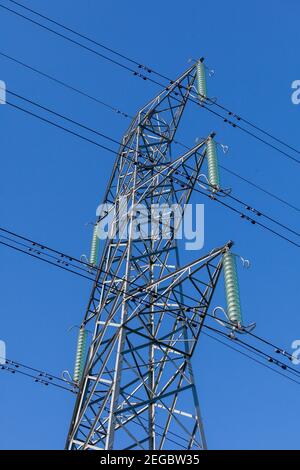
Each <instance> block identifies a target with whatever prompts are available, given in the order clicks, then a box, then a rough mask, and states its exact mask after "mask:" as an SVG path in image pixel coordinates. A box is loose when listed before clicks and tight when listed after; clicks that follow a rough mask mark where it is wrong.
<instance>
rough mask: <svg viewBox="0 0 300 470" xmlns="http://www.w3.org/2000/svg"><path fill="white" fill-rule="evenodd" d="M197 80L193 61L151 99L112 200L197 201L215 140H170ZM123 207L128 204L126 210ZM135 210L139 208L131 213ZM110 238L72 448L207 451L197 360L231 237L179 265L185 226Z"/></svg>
mask: <svg viewBox="0 0 300 470" xmlns="http://www.w3.org/2000/svg"><path fill="white" fill-rule="evenodd" d="M195 78H196V66H192V67H190V68H189V69H188V70H187V71H186V72H185V73H184V74H183V75H182V76H181V77H179V78H178V79H177V80H176V81H174V82H173V83H171V84H170V85H169V86H168V87H167V88H166V89H165V90H164V91H162V93H160V94H159V95H158V96H157V97H156V98H155V99H153V100H152V101H151V102H150V103H148V104H147V105H146V106H145V107H144V108H143V109H141V110H140V112H139V113H138V114H137V116H136V117H135V118H134V120H133V121H132V123H131V125H130V127H129V129H128V131H127V133H126V135H125V136H124V138H123V140H122V145H121V148H120V150H119V155H118V157H117V159H116V162H115V165H114V169H113V172H112V176H111V179H110V182H109V185H108V188H107V191H106V194H105V202H106V203H112V204H114V205H116V206H118V203H119V201H120V200H121V198H125V197H126V198H127V202H128V206H129V207H131V208H132V207H136V206H137V205H138V204H143V205H144V206H146V207H147V208H149V211H150V210H151V207H153V204H158V205H162V204H167V205H170V204H173V203H176V204H179V205H180V206H181V207H182V208H183V209H184V207H185V204H187V203H188V201H189V199H190V196H191V193H192V191H193V188H194V185H195V184H197V178H198V176H199V174H200V171H201V168H202V166H203V163H204V161H205V152H206V141H205V140H204V141H202V142H199V144H198V145H197V146H195V147H194V148H193V149H191V150H190V151H188V152H186V153H185V154H184V155H182V156H180V157H179V158H176V159H172V158H171V151H170V149H171V144H172V141H173V139H174V136H175V133H176V130H177V127H178V125H179V122H180V119H181V117H182V114H183V111H184V108H185V106H186V103H187V100H188V97H189V95H190V93H191V92H192V88H193V85H194V81H195ZM119 211H120V208H119ZM129 213H130V212H129ZM134 223H135V221H134V219H133V217H132V216H131V215H130V216H129V236H128V239H122V238H121V239H120V238H119V239H107V240H106V242H105V246H104V248H103V250H102V254H101V259H100V261H99V263H98V264H97V265H98V268H99V269H98V275H97V279H96V281H95V284H94V287H93V290H92V293H91V296H90V299H89V303H88V308H87V311H86V314H85V317H84V320H83V323H82V325H83V326H84V327H85V328H86V330H88V331H91V332H92V336H91V337H89V338H90V339H89V342H90V344H89V349H88V353H87V357H86V361H85V366H84V370H83V374H82V378H81V381H80V384H79V393H78V397H77V401H76V404H75V409H74V413H73V417H72V422H71V426H70V430H69V435H68V439H67V446H66V447H67V448H68V449H78V450H81V449H82V450H83V449H102V450H103V449H108V450H109V449H150V450H151V449H182V448H185V449H205V448H206V441H205V436H204V431H203V424H202V418H201V414H200V407H199V399H198V395H197V390H196V386H195V380H194V373H193V367H192V363H191V359H192V356H193V353H194V351H195V347H196V345H197V341H198V338H199V335H200V332H201V327H202V324H203V321H204V319H205V315H206V313H207V311H208V309H209V307H210V303H211V299H212V295H213V293H214V290H215V287H216V285H217V282H218V278H219V275H220V271H221V269H222V255H223V254H224V253H225V252H226V250H227V249H228V248H229V247H230V245H231V243H230V242H229V243H227V244H226V245H224V246H222V247H220V248H218V249H215V250H213V251H212V252H210V253H209V254H207V255H204V256H202V257H201V258H199V259H196V260H195V261H194V262H192V263H189V264H187V265H185V266H184V267H180V263H179V256H178V247H177V240H176V239H175V237H174V233H175V231H176V227H175V226H174V225H173V226H171V231H172V233H171V236H169V237H165V236H162V234H163V231H164V222H163V221H161V222H160V223H159V224H158V226H159V227H160V230H159V231H158V232H157V233H151V234H150V236H149V237H144V238H142V239H141V238H138V239H134V237H131V236H130V235H131V234H132V231H133V230H134V228H135V227H134Z"/></svg>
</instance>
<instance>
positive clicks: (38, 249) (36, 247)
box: [0, 227, 300, 374]
mask: <svg viewBox="0 0 300 470" xmlns="http://www.w3.org/2000/svg"><path fill="white" fill-rule="evenodd" d="M0 232H4V233H5V234H9V235H11V236H12V237H15V238H16V239H17V240H18V239H20V240H22V241H24V242H28V243H29V244H30V245H29V247H27V248H29V249H31V250H32V247H34V250H36V252H37V253H40V255H39V256H36V258H38V259H40V260H42V261H45V259H44V258H42V257H40V256H41V254H42V253H43V255H44V256H50V255H47V253H45V251H46V250H47V251H49V252H50V253H55V254H56V255H57V256H58V258H57V259H58V261H60V263H52V264H54V265H55V266H57V267H61V264H62V263H66V261H64V260H67V266H66V270H67V271H70V272H72V273H73V274H77V273H76V272H74V271H72V270H70V269H68V263H69V262H72V261H73V262H76V263H77V264H78V265H80V264H81V265H82V266H83V267H84V268H87V267H89V269H92V270H93V271H94V272H98V268H96V267H95V266H90V264H89V263H86V262H84V261H82V260H79V259H77V258H76V257H73V256H70V255H68V254H65V253H63V252H61V251H58V250H55V249H53V248H50V247H49V246H47V245H45V244H41V243H39V242H36V241H33V240H32V239H30V238H26V237H24V236H21V235H18V234H16V233H15V232H12V231H10V230H7V229H4V228H3V227H0ZM0 237H1V238H3V235H1V234H0ZM5 238H7V237H5ZM10 240H11V241H12V242H13V243H18V241H17V242H16V241H15V240H13V239H10ZM0 243H1V242H0ZM19 244H22V242H21V243H20V242H19ZM7 246H9V245H7ZM23 246H24V247H26V245H25V244H23ZM11 247H12V248H13V246H11ZM20 251H22V250H20ZM23 253H25V254H29V253H28V251H26V250H24V251H23ZM51 257H52V258H54V256H51ZM100 272H101V273H102V274H110V272H109V271H105V270H102V269H101V270H100ZM88 279H89V280H91V281H95V278H91V277H90V278H88ZM116 280H120V281H123V280H124V279H122V278H121V277H118V276H116ZM101 284H102V283H101V282H100V283H99V286H100V285H101ZM128 284H129V285H131V286H133V287H135V288H139V289H140V288H141V286H140V284H138V283H137V282H135V281H130V280H128ZM110 289H111V290H112V291H113V292H117V293H123V292H124V293H125V291H123V290H122V289H118V288H117V287H113V286H111V287H110ZM174 292H177V293H179V292H178V291H176V289H174ZM151 295H153V293H152V294H151ZM159 296H160V297H161V298H162V299H163V298H166V299H167V298H168V297H167V295H164V294H159ZM185 297H186V298H187V299H189V300H191V301H194V299H193V298H192V297H191V296H189V295H188V294H187V293H186V294H185ZM139 302H140V303H141V304H145V305H148V302H147V301H143V300H141V299H139ZM180 307H181V308H183V309H191V307H190V306H188V305H186V304H184V303H182V302H181V304H180ZM173 310H174V312H176V309H172V308H170V312H169V313H172V312H173ZM205 316H207V317H209V318H211V319H213V320H216V317H215V316H214V315H212V314H210V313H206V314H205ZM200 317H201V315H200ZM201 318H202V317H201ZM203 319H204V318H202V320H203ZM193 323H198V324H202V323H203V321H201V322H199V321H197V320H195V319H194V320H193ZM222 323H223V324H224V325H225V326H227V327H229V328H230V327H232V323H230V322H229V321H226V320H222ZM210 328H211V327H210ZM214 331H215V332H217V333H219V334H222V335H223V336H225V337H226V338H229V339H232V335H231V334H229V335H227V334H226V333H224V332H221V331H220V330H216V329H214ZM241 331H242V332H243V333H244V334H246V335H249V336H251V337H253V338H255V339H256V340H258V341H260V342H262V343H264V344H265V345H267V346H269V347H271V348H272V349H273V350H274V351H275V352H276V353H277V354H281V355H283V356H284V357H287V358H288V359H289V360H292V359H293V356H292V355H291V354H289V353H287V352H286V351H285V350H284V349H283V348H281V347H278V346H276V345H274V344H273V343H271V342H270V341H268V340H266V339H265V338H262V337H260V336H258V335H256V334H254V333H253V332H250V331H247V330H246V329H243V328H242V329H241ZM235 339H236V338H235ZM236 341H238V342H239V343H241V344H243V342H242V341H241V340H239V339H238V338H237V339H236ZM244 345H245V346H249V345H248V344H246V343H244ZM249 347H250V346H249ZM260 352H261V351H260ZM262 354H265V356H266V357H270V355H267V354H266V353H262ZM275 361H277V360H275V359H274V362H275ZM277 362H278V361H277ZM293 371H294V372H296V371H295V369H293ZM299 374H300V372H299Z"/></svg>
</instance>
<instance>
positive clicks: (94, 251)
mask: <svg viewBox="0 0 300 470" xmlns="http://www.w3.org/2000/svg"><path fill="white" fill-rule="evenodd" d="M97 229H98V225H97V224H95V226H94V231H93V238H92V244H91V255H90V263H91V264H93V265H96V264H97V259H98V251H99V238H98V236H97Z"/></svg>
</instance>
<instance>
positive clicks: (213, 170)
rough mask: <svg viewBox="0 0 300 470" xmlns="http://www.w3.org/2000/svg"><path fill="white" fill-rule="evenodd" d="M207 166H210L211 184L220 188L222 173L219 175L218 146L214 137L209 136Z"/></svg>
mask: <svg viewBox="0 0 300 470" xmlns="http://www.w3.org/2000/svg"><path fill="white" fill-rule="evenodd" d="M206 157H207V166H208V181H209V184H210V185H211V186H212V187H213V188H215V189H218V188H220V175H219V163H218V154H217V146H216V143H215V141H214V140H213V138H211V137H210V138H209V139H208V141H207V151H206Z"/></svg>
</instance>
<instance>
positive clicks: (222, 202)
mask: <svg viewBox="0 0 300 470" xmlns="http://www.w3.org/2000/svg"><path fill="white" fill-rule="evenodd" d="M7 91H8V93H9V94H11V95H13V96H15V97H17V98H19V99H22V100H24V101H26V102H28V103H30V104H32V105H34V106H36V107H38V108H40V109H42V110H44V111H46V112H49V113H51V114H53V115H55V116H57V117H59V118H61V119H64V120H66V121H67V122H70V123H72V124H75V125H77V126H79V127H80V128H82V129H84V130H87V131H89V132H92V133H94V134H96V135H98V136H99V137H102V138H104V139H107V140H109V141H110V142H113V143H115V144H117V145H118V146H122V145H123V144H122V143H121V142H119V141H117V140H116V139H113V138H112V137H109V136H107V135H106V134H103V133H102V132H99V131H97V130H95V129H92V128H90V127H88V126H86V125H84V124H82V123H79V122H77V121H75V120H74V119H71V118H69V117H67V116H65V115H63V114H61V113H57V112H56V111H53V110H51V109H50V108H47V107H45V106H43V105H41V104H39V103H36V102H35V101H33V100H30V99H28V98H25V97H23V96H21V95H19V94H16V93H14V92H12V91H9V90H7ZM7 104H9V105H10V106H13V107H15V108H17V109H19V110H22V111H24V112H26V113H28V114H30V115H32V116H35V117H37V118H39V119H41V120H42V121H44V122H46V123H48V124H52V125H53V126H55V127H58V128H60V129H61V130H65V131H66V132H68V133H71V134H73V135H75V136H77V137H79V138H82V139H84V140H86V141H88V142H90V143H93V144H95V145H97V146H99V147H101V148H103V149H104V150H107V151H109V152H110V153H113V154H115V155H118V152H117V151H116V150H113V149H111V148H109V147H107V146H104V145H102V144H99V143H98V142H95V141H93V140H91V139H89V138H87V137H84V136H82V135H81V134H78V133H76V132H74V131H72V130H70V129H68V128H66V127H64V126H61V125H59V124H57V123H54V122H53V121H50V120H49V119H46V118H43V117H41V116H39V115H36V114H35V113H32V112H31V111H28V110H25V109H24V108H21V107H19V106H17V105H15V104H13V103H11V102H7ZM123 146H124V148H128V149H130V150H133V149H132V148H131V147H129V146H128V145H123ZM125 158H128V157H125ZM175 179H176V178H175ZM177 179H178V178H177ZM181 183H182V182H181ZM199 183H200V181H199ZM201 184H202V181H201ZM204 184H205V183H204ZM187 187H190V186H188V185H187ZM194 189H195V191H197V192H199V193H200V194H203V195H205V196H206V197H210V199H213V200H215V201H217V202H219V203H220V204H222V205H223V206H225V207H227V208H230V209H231V210H233V211H235V212H237V213H239V215H240V216H241V217H243V218H246V219H247V220H249V221H250V222H251V223H253V224H258V225H259V226H261V227H262V228H264V229H266V230H268V231H269V232H271V233H273V235H277V236H279V237H280V238H282V239H284V240H286V241H288V242H289V243H292V244H293V245H295V246H297V247H300V245H299V244H297V243H295V242H293V241H292V240H290V239H289V238H287V237H285V236H283V235H281V234H279V233H278V232H276V231H275V230H273V229H271V228H270V227H267V226H266V225H265V224H262V223H261V222H259V221H257V220H254V219H252V218H251V217H249V216H245V214H243V213H242V212H241V211H238V210H237V209H234V208H233V207H232V206H230V205H229V204H226V203H224V201H221V200H220V199H218V198H217V197H215V196H212V195H211V194H210V195H208V194H207V193H205V192H203V191H201V190H199V189H198V188H194ZM222 192H223V193H224V191H223V190H222ZM229 197H230V198H231V199H235V201H236V202H239V203H241V204H242V205H244V206H245V207H246V208H248V210H253V208H252V207H251V205H249V204H246V203H244V202H242V201H241V200H239V199H238V198H235V197H233V196H232V195H229ZM255 214H256V215H262V216H264V217H266V218H267V219H268V220H270V221H272V222H273V223H275V224H277V225H279V226H281V227H282V228H285V229H286V230H288V231H290V232H292V233H294V234H296V235H297V236H299V233H298V232H296V231H294V230H293V229H291V228H289V227H287V226H286V225H285V224H282V223H281V222H278V221H276V220H275V219H274V218H272V217H270V216H268V215H266V214H264V213H262V212H261V211H257V210H255Z"/></svg>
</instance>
